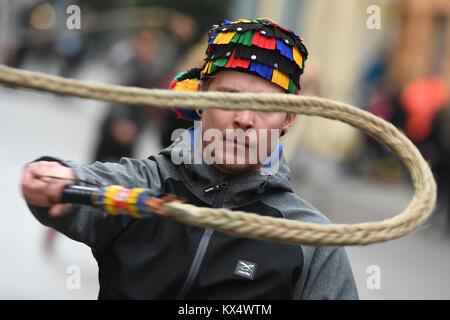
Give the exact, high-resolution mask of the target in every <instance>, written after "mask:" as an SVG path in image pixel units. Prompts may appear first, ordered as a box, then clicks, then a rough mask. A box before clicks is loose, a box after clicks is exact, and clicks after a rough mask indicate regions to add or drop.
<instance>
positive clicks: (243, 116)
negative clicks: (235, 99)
mask: <svg viewBox="0 0 450 320" xmlns="http://www.w3.org/2000/svg"><path fill="white" fill-rule="evenodd" d="M254 120H255V119H254V112H253V111H249V110H243V111H237V112H236V113H235V116H234V120H233V125H234V127H235V128H236V129H239V128H240V129H242V130H248V129H252V128H253V127H254V125H255V123H254Z"/></svg>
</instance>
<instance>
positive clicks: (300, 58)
mask: <svg viewBox="0 0 450 320" xmlns="http://www.w3.org/2000/svg"><path fill="white" fill-rule="evenodd" d="M307 56H308V51H307V49H306V47H305V46H304V44H303V39H302V38H300V37H299V36H298V35H297V34H296V33H295V32H294V31H292V30H288V29H285V28H283V27H281V26H279V25H278V24H276V23H275V22H273V21H271V20H269V19H263V18H260V19H257V20H245V19H239V20H237V21H233V22H232V21H228V20H225V22H224V23H222V24H221V25H214V26H213V27H212V28H211V30H210V31H209V42H208V48H207V50H206V59H205V60H206V62H205V64H204V66H203V67H202V68H194V69H191V70H189V71H185V72H182V73H180V74H178V75H177V76H176V77H175V78H174V80H173V81H172V83H171V85H170V89H173V90H181V91H196V90H197V85H198V81H199V80H202V79H203V78H205V77H207V76H209V75H212V74H213V73H215V72H217V71H219V70H223V69H234V70H238V71H242V72H247V73H251V74H255V75H258V76H260V77H263V78H264V79H267V80H269V81H271V82H273V83H275V84H277V85H279V86H280V87H282V88H283V89H285V90H286V92H288V93H292V94H298V92H299V91H300V75H301V74H302V73H303V71H304V68H305V60H306V58H307ZM174 111H175V112H176V113H177V114H178V115H179V117H181V118H183V119H190V120H199V119H200V117H199V116H198V114H197V113H196V112H195V111H194V110H186V109H174Z"/></svg>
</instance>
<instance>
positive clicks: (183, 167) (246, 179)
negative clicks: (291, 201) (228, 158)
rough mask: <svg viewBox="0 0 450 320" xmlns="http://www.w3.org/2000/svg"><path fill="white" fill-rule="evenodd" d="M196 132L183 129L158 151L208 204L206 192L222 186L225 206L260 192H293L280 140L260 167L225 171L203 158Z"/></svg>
mask: <svg viewBox="0 0 450 320" xmlns="http://www.w3.org/2000/svg"><path fill="white" fill-rule="evenodd" d="M194 132H195V133H194ZM198 132H199V131H197V129H196V130H195V131H194V129H190V130H186V131H184V132H183V134H181V135H180V136H179V137H178V138H177V139H176V140H175V141H174V142H173V143H172V144H171V145H170V146H169V147H167V148H166V149H164V150H162V151H161V152H160V154H161V155H163V156H165V158H168V160H169V161H171V162H172V163H174V164H175V166H176V167H178V168H179V169H180V171H179V172H180V173H181V179H183V182H184V183H185V184H186V185H187V186H188V188H189V189H190V190H191V191H192V192H193V193H195V194H196V195H197V196H198V197H199V198H201V199H202V200H203V201H205V202H207V203H210V204H211V197H210V195H209V194H211V193H213V191H215V190H220V189H223V188H226V189H227V193H226V196H225V200H224V202H223V207H227V208H233V207H237V206H239V207H242V205H245V204H247V203H251V202H254V201H255V200H256V199H258V198H259V197H260V196H261V195H263V194H264V193H275V192H293V191H292V187H291V184H290V170H289V167H288V166H287V163H286V160H285V158H284V156H283V154H282V148H281V143H280V148H279V150H280V151H281V152H275V153H274V154H276V155H275V156H272V155H271V156H270V157H269V159H271V162H270V163H268V165H266V166H265V168H264V169H262V170H261V171H245V172H242V173H239V174H226V173H223V172H221V171H220V170H218V169H216V168H215V167H214V166H212V165H210V164H207V163H205V161H203V158H202V155H201V152H200V149H199V148H198V147H197V143H196V141H199V140H198V138H199V136H200V135H197V133H198ZM194 137H195V138H194Z"/></svg>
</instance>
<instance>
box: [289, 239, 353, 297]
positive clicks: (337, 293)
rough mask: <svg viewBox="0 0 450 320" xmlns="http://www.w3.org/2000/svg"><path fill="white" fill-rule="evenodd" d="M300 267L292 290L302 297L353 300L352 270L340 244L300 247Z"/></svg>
mask: <svg viewBox="0 0 450 320" xmlns="http://www.w3.org/2000/svg"><path fill="white" fill-rule="evenodd" d="M302 249H303V251H304V257H305V258H306V259H308V260H307V261H304V270H303V274H302V277H301V279H300V280H299V282H298V283H297V288H296V289H297V290H296V292H298V293H299V298H300V299H303V300H357V299H358V290H357V288H356V284H355V280H354V277H353V272H352V269H351V267H350V262H349V260H348V257H347V254H346V252H345V249H344V248H343V247H312V246H302Z"/></svg>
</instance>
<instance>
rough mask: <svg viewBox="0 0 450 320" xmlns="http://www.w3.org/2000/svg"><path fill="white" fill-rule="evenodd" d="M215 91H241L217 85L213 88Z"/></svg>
mask: <svg viewBox="0 0 450 320" xmlns="http://www.w3.org/2000/svg"><path fill="white" fill-rule="evenodd" d="M215 91H223V92H236V93H239V92H241V91H239V90H236V89H233V88H228V87H222V86H218V87H217V88H216V90H215Z"/></svg>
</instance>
